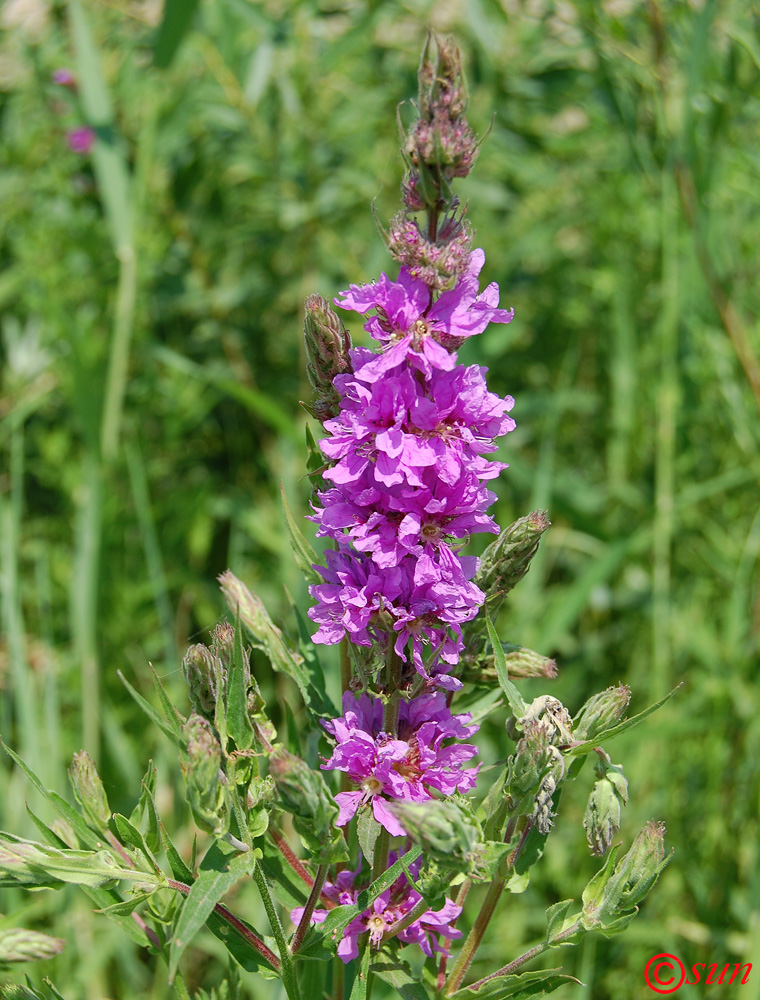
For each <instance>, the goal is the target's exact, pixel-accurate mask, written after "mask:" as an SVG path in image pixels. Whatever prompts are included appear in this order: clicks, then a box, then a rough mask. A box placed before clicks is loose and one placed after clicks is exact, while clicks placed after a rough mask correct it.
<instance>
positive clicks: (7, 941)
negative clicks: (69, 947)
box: [0, 927, 65, 965]
mask: <svg viewBox="0 0 760 1000" xmlns="http://www.w3.org/2000/svg"><path fill="white" fill-rule="evenodd" d="M64 944H65V942H64V941H62V940H61V938H54V937H50V936H49V935H48V934H41V933H40V932H39V931H30V930H26V928H24V927H9V928H8V929H7V930H0V965H4V964H6V963H8V964H10V963H11V962H38V961H42V960H45V959H49V958H54V957H55V956H56V955H60V953H61V952H62V951H63V947H64Z"/></svg>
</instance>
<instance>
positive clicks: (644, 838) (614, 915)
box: [581, 820, 670, 933]
mask: <svg viewBox="0 0 760 1000" xmlns="http://www.w3.org/2000/svg"><path fill="white" fill-rule="evenodd" d="M617 850H618V848H617V847H615V848H613V849H612V851H611V852H610V856H609V859H608V861H607V864H606V865H605V866H604V868H603V869H602V870H601V871H600V872H597V874H596V875H595V876H594V878H592V879H591V881H590V882H589V884H588V885H587V886H586V888H585V889H584V891H583V914H582V918H581V919H582V923H583V926H584V927H585V928H586V929H587V930H593V929H594V928H599V929H602V928H604V930H605V931H606V932H607V933H612V932H616V931H618V930H623V929H624V928H625V927H626V926H627V924H628V923H630V921H631V920H632V919H633V917H634V916H635V914H636V912H637V910H638V904H639V903H641V902H642V901H643V900H644V899H645V898H646V896H647V894H648V893H649V890H650V889H651V888H652V886H653V885H654V884H655V882H656V881H657V879H658V878H659V875H660V872H661V871H662V870H663V868H664V867H665V866H666V865H667V863H668V862H669V861H670V855H667V856H666V855H665V824H664V823H658V822H656V821H654V820H650V821H649V822H648V823H647V824H646V825H645V826H644V827H643V829H641V830H640V831H639V833H638V835H637V836H636V839H635V840H634V842H633V844H632V846H631V849H630V850H629V851H628V853H627V854H626V855H624V857H623V858H622V859H621V860H620V861H619V862H618V863H617V864H616V865H615V867H614V868H613V867H612V866H613V863H614V861H615V857H616V854H617Z"/></svg>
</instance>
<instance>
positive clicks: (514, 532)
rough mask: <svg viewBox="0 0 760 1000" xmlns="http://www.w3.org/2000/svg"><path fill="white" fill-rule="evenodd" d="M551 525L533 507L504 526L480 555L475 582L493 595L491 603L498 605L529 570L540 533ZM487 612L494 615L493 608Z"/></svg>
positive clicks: (488, 593)
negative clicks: (507, 525)
mask: <svg viewBox="0 0 760 1000" xmlns="http://www.w3.org/2000/svg"><path fill="white" fill-rule="evenodd" d="M550 525H551V521H550V520H549V518H548V517H547V515H546V511H545V510H534V511H533V513H532V514H528V515H527V517H521V518H519V519H518V520H517V521H515V522H514V524H510V525H509V527H508V528H505V529H504V531H502V533H501V534H500V535H499V537H498V538H497V539H496V541H494V542H491V544H490V545H489V546H488V548H487V549H486V550H485V552H484V553H483V555H482V556H481V559H480V566H479V568H478V572H477V574H476V576H475V583H476V584H477V586H478V587H480V589H481V590H484V591H485V592H486V594H487V595H488V597H489V598H495V599H496V600H495V601H494V602H493V603H495V604H496V606H497V607H498V604H500V603H501V600H502V599H503V597H504V596H505V595H506V594H508V593H509V591H510V590H512V589H513V588H514V587H515V586H516V585H517V584H518V583H519V582H520V580H522V578H523V577H524V576H525V574H526V573H527V572H528V569H529V568H530V561H531V559H532V558H533V556H534V555H535V554H536V552H537V551H538V543H539V541H540V539H541V535H543V533H544V532H545V531H546V529H547V528H548V527H549V526H550ZM490 613H491V617H492V618H493V617H494V615H495V608H494V609H493V610H491V612H490Z"/></svg>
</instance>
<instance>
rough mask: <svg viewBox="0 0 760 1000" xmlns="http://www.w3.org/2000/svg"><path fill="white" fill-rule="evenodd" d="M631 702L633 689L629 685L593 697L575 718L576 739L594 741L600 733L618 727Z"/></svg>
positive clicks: (619, 686) (618, 686) (622, 685)
mask: <svg viewBox="0 0 760 1000" xmlns="http://www.w3.org/2000/svg"><path fill="white" fill-rule="evenodd" d="M630 700H631V689H630V688H629V687H628V685H627V684H618V685H617V686H616V687H609V688H607V689H606V691H600V692H599V694H595V695H592V696H591V697H590V698H589V700H588V701H587V702H586V704H585V705H584V706H583V707H582V708H581V710H580V711H579V712H578V714H577V715H576V717H575V727H574V731H573V735H574V738H575V739H576V740H593V739H594V738H595V737H596V736H598V735H599V733H602V732H604V731H605V730H606V729H611V728H612V726H615V725H617V723H618V722H620V720H621V719H622V718H623V716H624V715H625V711H626V709H627V708H628V703H629V702H630Z"/></svg>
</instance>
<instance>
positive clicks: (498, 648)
mask: <svg viewBox="0 0 760 1000" xmlns="http://www.w3.org/2000/svg"><path fill="white" fill-rule="evenodd" d="M483 613H484V614H485V617H486V629H487V631H488V638H489V639H490V640H491V648H492V649H493V661H494V666H495V667H496V676H497V678H498V681H499V687H500V688H501V689H502V691H503V692H504V694H505V695H506V696H507V701H508V702H509V707H510V708H511V709H512V714H513V715H514V716H515V717H516V718H518V719H519V718H520V716H521V715H522V714H523V713H524V711H525V702H524V701H523V698H522V695H521V694H520V692H519V691H518V690H517V688H516V687H515V686H514V684H513V683H512V681H510V679H509V670H508V668H507V658H506V656H505V655H504V649H503V648H502V645H501V641H500V640H499V637H498V635H497V634H496V629H495V628H494V625H493V622H492V621H491V617H490V615H489V614H488V612H487V611H484V612H483Z"/></svg>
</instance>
